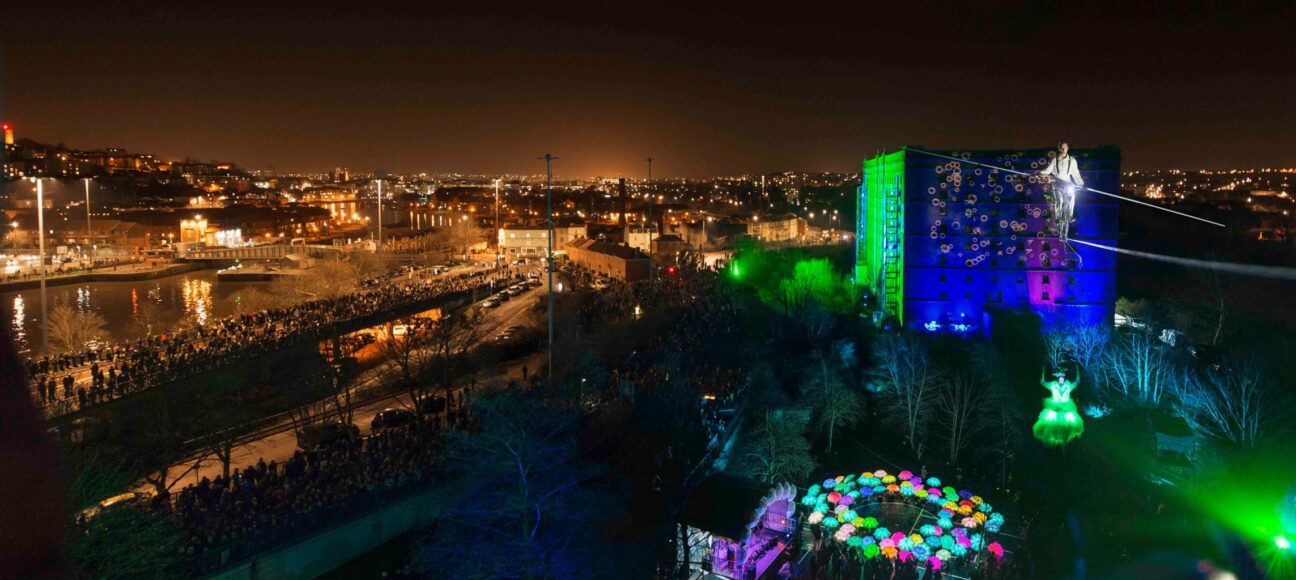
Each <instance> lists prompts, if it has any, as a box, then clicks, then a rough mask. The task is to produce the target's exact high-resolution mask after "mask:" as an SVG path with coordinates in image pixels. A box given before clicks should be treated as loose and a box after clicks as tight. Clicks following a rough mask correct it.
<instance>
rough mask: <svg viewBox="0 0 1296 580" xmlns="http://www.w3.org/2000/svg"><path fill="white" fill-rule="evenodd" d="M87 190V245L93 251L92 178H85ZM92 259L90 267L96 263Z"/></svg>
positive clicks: (92, 257) (92, 258)
mask: <svg viewBox="0 0 1296 580" xmlns="http://www.w3.org/2000/svg"><path fill="white" fill-rule="evenodd" d="M85 190H86V245H88V246H90V248H91V249H93V248H94V235H93V234H91V233H90V178H89V177H87V178H85ZM90 259H91V262H90V265H91V266H94V261H93V260H94V256H91V257H90Z"/></svg>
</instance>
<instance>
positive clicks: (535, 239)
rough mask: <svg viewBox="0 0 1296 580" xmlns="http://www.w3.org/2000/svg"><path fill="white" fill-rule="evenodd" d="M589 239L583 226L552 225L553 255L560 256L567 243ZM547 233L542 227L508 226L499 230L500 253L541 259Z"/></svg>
mask: <svg viewBox="0 0 1296 580" xmlns="http://www.w3.org/2000/svg"><path fill="white" fill-rule="evenodd" d="M585 237H589V231H588V230H587V229H586V227H585V224H580V225H571V226H560V225H554V245H553V247H554V254H555V255H557V254H560V253H562V251H563V248H565V247H567V243H568V242H570V241H572V240H575V239H577V238H585ZM548 241H549V231H548V230H547V229H545V227H544V226H508V227H504V228H500V231H499V247H500V253H501V254H503V255H504V256H506V257H509V258H525V257H532V258H539V257H543V256H544V255H545V253H546V252H547V251H548V247H549V243H548Z"/></svg>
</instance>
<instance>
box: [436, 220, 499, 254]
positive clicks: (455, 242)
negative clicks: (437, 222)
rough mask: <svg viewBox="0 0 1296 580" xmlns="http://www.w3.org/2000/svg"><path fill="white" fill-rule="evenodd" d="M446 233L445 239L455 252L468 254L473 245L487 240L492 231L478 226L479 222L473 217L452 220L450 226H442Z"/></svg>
mask: <svg viewBox="0 0 1296 580" xmlns="http://www.w3.org/2000/svg"><path fill="white" fill-rule="evenodd" d="M442 231H443V232H444V234H445V237H444V240H445V244H446V246H447V247H448V248H449V249H450V251H451V252H453V253H455V254H466V253H468V249H469V248H471V247H472V246H474V245H476V244H478V243H481V242H483V241H486V239H487V238H488V236H489V235H490V233H489V232H488V231H487V230H485V229H482V228H480V227H478V226H477V222H476V221H474V220H472V219H461V220H459V221H452V222H451V223H450V225H449V226H446V227H445V228H442Z"/></svg>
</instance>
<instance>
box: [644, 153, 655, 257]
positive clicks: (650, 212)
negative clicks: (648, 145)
mask: <svg viewBox="0 0 1296 580" xmlns="http://www.w3.org/2000/svg"><path fill="white" fill-rule="evenodd" d="M651 183H652V157H649V158H648V184H651ZM645 185H647V184H645ZM652 234H653V223H652V192H649V193H648V281H649V282H652V279H653V270H654V267H653V263H652Z"/></svg>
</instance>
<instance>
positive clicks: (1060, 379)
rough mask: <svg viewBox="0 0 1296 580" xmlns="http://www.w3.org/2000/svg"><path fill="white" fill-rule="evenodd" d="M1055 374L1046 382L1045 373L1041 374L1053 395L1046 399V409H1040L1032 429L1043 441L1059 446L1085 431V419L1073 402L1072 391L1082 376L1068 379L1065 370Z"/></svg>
mask: <svg viewBox="0 0 1296 580" xmlns="http://www.w3.org/2000/svg"><path fill="white" fill-rule="evenodd" d="M1053 376H1054V379H1053V380H1052V381H1047V382H1046V381H1045V380H1044V375H1043V374H1040V384H1041V385H1043V386H1044V388H1046V389H1048V390H1049V394H1050V395H1051V396H1049V397H1047V398H1045V399H1044V410H1043V411H1040V414H1039V419H1038V420H1036V421H1035V427H1034V428H1033V429H1032V430H1033V431H1034V432H1035V438H1036V439H1039V440H1040V442H1041V443H1043V444H1045V445H1048V446H1051V447H1057V446H1060V445H1066V444H1067V443H1069V442H1070V441H1071V440H1072V439H1075V438H1077V437H1079V436H1080V435H1081V434H1082V433H1084V420H1083V419H1081V418H1080V412H1079V411H1077V410H1076V406H1075V403H1073V402H1071V391H1073V390H1075V388H1076V386H1077V385H1079V384H1080V377H1076V380H1075V381H1074V382H1073V381H1068V380H1067V379H1066V373H1064V372H1057V373H1054V375H1053Z"/></svg>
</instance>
